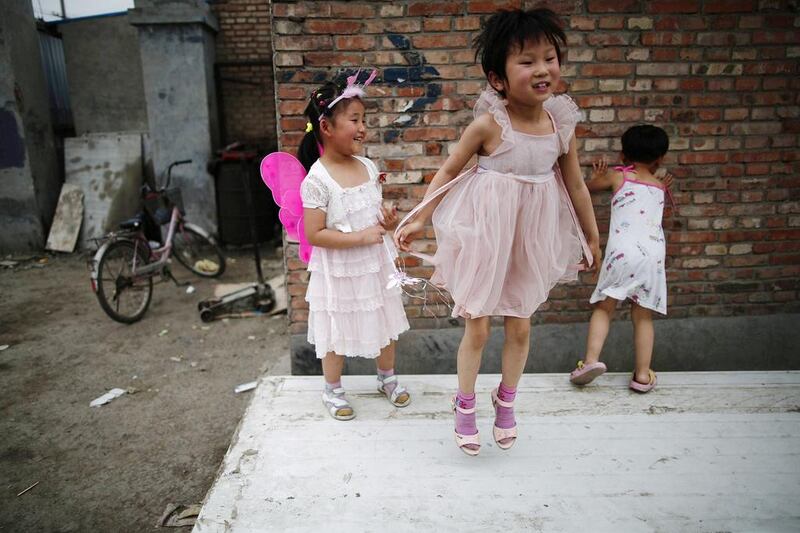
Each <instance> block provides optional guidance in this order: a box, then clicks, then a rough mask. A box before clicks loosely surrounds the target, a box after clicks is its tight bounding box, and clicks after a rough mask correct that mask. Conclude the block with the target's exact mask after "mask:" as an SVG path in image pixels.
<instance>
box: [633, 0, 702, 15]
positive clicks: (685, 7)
mask: <svg viewBox="0 0 800 533" xmlns="http://www.w3.org/2000/svg"><path fill="white" fill-rule="evenodd" d="M645 5H646V6H647V11H649V12H650V13H697V12H699V11H700V1H699V0H652V1H650V2H645Z"/></svg>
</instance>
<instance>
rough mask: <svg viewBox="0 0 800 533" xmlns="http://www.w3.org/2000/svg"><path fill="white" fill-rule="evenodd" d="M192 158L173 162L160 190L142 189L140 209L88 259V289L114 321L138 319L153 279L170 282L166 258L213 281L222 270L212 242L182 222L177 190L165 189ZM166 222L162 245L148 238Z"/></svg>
mask: <svg viewBox="0 0 800 533" xmlns="http://www.w3.org/2000/svg"><path fill="white" fill-rule="evenodd" d="M191 162H192V161H191V160H183V161H175V162H173V163H171V164H170V165H169V167H167V170H166V183H165V185H164V187H163V188H161V189H158V188H157V187H156V188H153V189H151V188H150V187H149V186H148V185H145V186H143V187H142V192H141V196H142V203H143V205H144V209H143V210H142V211H140V212H139V213H137V215H136V216H134V217H133V218H131V219H129V220H126V221H124V222H122V223H121V224H120V225H119V230H118V231H115V232H111V233H109V234H108V235H106V236H105V237H103V238H102V239H100V242H101V243H102V244H101V245H100V247H99V248H98V250H97V252H96V253H95V254H94V257H93V258H92V259H91V260H90V261H89V263H90V264H89V270H90V272H91V283H92V290H93V291H94V293H95V295H96V296H97V300H98V302H99V303H100V307H101V308H102V309H103V311H104V312H105V313H106V314H107V315H108V316H109V317H110V318H111V319H113V320H115V321H117V322H122V323H124V324H132V323H134V322H137V321H139V320H141V318H142V317H143V316H144V314H145V313H146V312H147V309H148V307H149V306H150V300H151V299H152V296H153V278H155V277H156V276H160V277H161V280H162V281H164V280H165V279H170V280H172V281H173V282H174V283H175V285H177V286H179V287H181V286H187V285H190V284H189V283H188V282H185V283H180V282H178V280H176V279H175V277H174V276H173V275H172V272H171V271H170V268H169V260H170V258H171V257H173V256H174V257H175V259H177V260H178V262H179V263H180V264H181V265H183V266H184V267H186V268H187V269H188V270H189V271H191V272H192V273H193V274H196V275H198V276H201V277H206V278H216V277H219V276H221V275H222V273H223V272H224V271H225V257H224V256H223V255H222V252H221V251H220V248H219V246H218V245H217V242H216V241H215V240H214V238H213V237H212V236H211V235H209V234H208V232H206V231H205V230H204V229H202V228H200V227H199V226H196V225H194V224H191V223H189V222H186V219H185V218H184V213H183V207H182V201H181V195H180V189H178V188H172V189H170V188H169V185H170V182H171V180H172V169H173V167H176V166H178V165H186V164H189V163H191ZM166 223H169V227H168V229H167V237H166V239H164V243H163V245H162V244H161V243H160V242H155V241H154V240H151V239H150V238H148V233H150V231H153V230H157V231H159V232H160V228H159V225H164V224H166Z"/></svg>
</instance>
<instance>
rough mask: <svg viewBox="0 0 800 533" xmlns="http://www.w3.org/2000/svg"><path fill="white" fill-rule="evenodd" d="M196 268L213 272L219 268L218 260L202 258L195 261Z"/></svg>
mask: <svg viewBox="0 0 800 533" xmlns="http://www.w3.org/2000/svg"><path fill="white" fill-rule="evenodd" d="M194 268H196V269H197V270H199V271H200V272H208V273H212V272H216V271H217V270H219V265H218V264H217V263H216V262H214V261H211V260H210V259H201V260H199V261H196V262H195V264H194Z"/></svg>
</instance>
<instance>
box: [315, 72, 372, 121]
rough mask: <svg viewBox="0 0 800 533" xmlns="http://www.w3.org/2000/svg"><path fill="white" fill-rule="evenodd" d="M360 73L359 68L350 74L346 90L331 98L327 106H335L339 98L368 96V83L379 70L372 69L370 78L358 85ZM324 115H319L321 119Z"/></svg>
mask: <svg viewBox="0 0 800 533" xmlns="http://www.w3.org/2000/svg"><path fill="white" fill-rule="evenodd" d="M360 73H361V69H359V70H358V71H357V72H356V73H355V74H353V75H352V76H348V78H347V87H345V88H344V90H343V91H342V94H340V95H339V96H337V97H336V98H334V99H333V100H331V101H330V103H329V104H328V105H327V106H325V107H327V108H328V109H330V108H332V107H333V106H335V105H336V104H337V103H338V102H339V100H343V99H345V98H363V97H364V96H366V94H367V93H366V92H365V91H364V89H365V88H366V87H367V85H369V84H370V83H372V80H374V79H375V76H377V75H378V70H377V69H374V70H373V71H372V74H370V75H369V78H367V79H366V81H365V82H364V83H363V84H361V85H358V84H357V83H356V82H357V81H358V75H359V74H360ZM322 117H323V115H320V116H319V118H320V120H322Z"/></svg>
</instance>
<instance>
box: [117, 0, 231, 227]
mask: <svg viewBox="0 0 800 533" xmlns="http://www.w3.org/2000/svg"><path fill="white" fill-rule="evenodd" d="M129 17H130V19H131V23H132V24H134V25H135V26H136V27H137V29H138V31H139V50H140V53H141V61H142V74H143V80H144V96H145V101H146V102H147V121H148V124H149V130H150V135H149V146H150V148H151V156H152V161H153V167H154V168H155V171H156V172H157V173H158V174H160V173H161V172H162V171H163V170H165V169H166V167H167V165H169V164H170V163H171V162H172V161H174V160H178V159H191V160H192V161H193V163H192V164H191V165H186V166H181V167H177V168H176V169H175V172H174V173H173V182H172V183H173V185H177V186H180V188H181V191H182V194H183V200H184V205H185V207H186V211H187V214H188V216H189V218H190V219H191V220H192V222H195V223H197V224H199V225H201V226H203V227H204V228H206V229H208V230H209V231H211V232H215V231H216V227H217V213H216V201H215V194H214V183H213V179H212V177H211V176H210V175H209V174H208V172H207V171H206V164H207V162H208V161H209V159H211V158H212V156H213V150H214V149H215V148H216V143H217V142H218V138H219V135H218V132H217V117H216V95H215V92H214V81H213V62H214V32H215V31H216V21H215V19H214V17H213V15H211V13H210V11H209V9H208V6H207V5H205V4H204V3H202V2H194V1H191V0H187V1H182V2H173V3H167V2H165V3H160V2H148V1H141V2H139V1H137V3H136V8H135V9H133V10H131V11H130V12H129Z"/></svg>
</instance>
